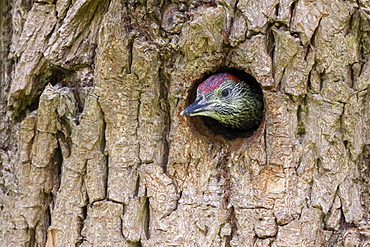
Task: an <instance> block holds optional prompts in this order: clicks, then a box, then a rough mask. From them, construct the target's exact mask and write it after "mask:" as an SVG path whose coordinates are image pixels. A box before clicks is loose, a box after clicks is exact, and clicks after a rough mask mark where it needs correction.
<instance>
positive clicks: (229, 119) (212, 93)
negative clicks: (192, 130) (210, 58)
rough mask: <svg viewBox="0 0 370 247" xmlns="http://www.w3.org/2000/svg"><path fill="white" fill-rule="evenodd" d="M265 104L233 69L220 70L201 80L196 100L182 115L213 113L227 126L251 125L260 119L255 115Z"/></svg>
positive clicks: (244, 127)
mask: <svg viewBox="0 0 370 247" xmlns="http://www.w3.org/2000/svg"><path fill="white" fill-rule="evenodd" d="M258 101H259V102H258ZM262 104H263V103H262V100H261V98H259V99H258V96H256V95H254V92H252V91H251V89H250V87H249V85H248V84H247V83H246V82H244V81H242V80H240V79H239V78H238V77H237V76H235V75H233V74H231V73H219V74H215V75H212V76H210V77H209V78H207V79H206V80H205V81H204V82H202V83H201V84H199V86H198V88H197V95H196V99H195V101H194V102H193V103H192V104H190V105H189V106H188V107H187V108H185V109H184V110H183V111H182V112H181V115H189V116H206V117H211V118H214V119H216V120H217V121H218V122H220V123H221V124H222V125H223V126H224V127H228V128H235V129H248V128H250V127H251V123H252V122H256V123H257V122H259V121H260V119H259V120H255V119H254V118H256V117H257V118H258V116H255V115H256V114H257V115H258V114H259V113H257V111H258V110H260V111H262ZM255 108H258V109H255ZM248 121H249V122H251V123H249V122H248Z"/></svg>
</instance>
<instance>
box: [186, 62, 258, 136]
mask: <svg viewBox="0 0 370 247" xmlns="http://www.w3.org/2000/svg"><path fill="white" fill-rule="evenodd" d="M223 72H229V73H231V74H233V75H235V76H237V77H239V79H241V80H243V81H245V82H247V83H248V84H249V86H250V87H251V89H252V90H256V91H257V92H258V93H260V94H261V95H262V98H263V92H262V89H261V86H260V84H259V83H258V82H257V80H256V79H255V78H254V77H253V76H252V75H250V74H248V73H246V72H244V71H242V70H238V69H233V68H227V69H221V70H218V71H217V72H215V73H210V74H205V75H204V76H203V77H202V78H200V79H199V80H197V81H196V82H195V83H194V86H193V87H192V89H191V92H190V94H189V96H188V98H187V101H186V106H188V105H190V104H191V103H192V102H194V100H195V98H196V92H197V88H198V86H199V84H200V83H202V82H203V81H204V80H206V79H207V78H208V77H209V76H212V75H214V74H218V73H223ZM262 109H264V106H263V107H262ZM187 118H188V121H189V124H190V126H191V127H192V128H193V129H194V130H195V132H196V133H198V134H200V135H202V136H206V137H212V138H216V139H217V138H218V137H222V138H223V139H227V140H234V139H237V138H249V137H252V136H253V135H254V134H256V133H257V130H258V129H259V127H260V126H261V124H262V122H263V119H264V113H263V114H262V117H261V119H260V123H259V125H258V126H256V127H254V128H252V129H248V130H239V129H231V128H226V127H224V126H222V125H221V124H220V123H219V122H218V121H217V120H215V119H213V118H210V117H205V116H192V117H187Z"/></svg>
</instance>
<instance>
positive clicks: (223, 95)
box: [221, 88, 230, 97]
mask: <svg viewBox="0 0 370 247" xmlns="http://www.w3.org/2000/svg"><path fill="white" fill-rule="evenodd" d="M229 94H230V90H229V89H228V88H226V89H224V90H222V92H221V96H222V97H227V96H229Z"/></svg>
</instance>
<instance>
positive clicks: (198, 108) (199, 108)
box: [180, 98, 212, 116]
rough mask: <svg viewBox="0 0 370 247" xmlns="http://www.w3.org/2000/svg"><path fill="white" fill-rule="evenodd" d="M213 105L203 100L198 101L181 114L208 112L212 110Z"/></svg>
mask: <svg viewBox="0 0 370 247" xmlns="http://www.w3.org/2000/svg"><path fill="white" fill-rule="evenodd" d="M211 104H212V103H209V102H204V100H203V98H200V99H197V100H196V101H194V102H193V103H192V104H190V105H189V106H188V107H186V108H185V109H184V110H183V111H182V112H181V113H180V114H181V115H189V116H191V115H194V114H197V113H199V112H204V111H208V110H209V109H210V107H209V106H210V105H211Z"/></svg>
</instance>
